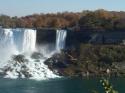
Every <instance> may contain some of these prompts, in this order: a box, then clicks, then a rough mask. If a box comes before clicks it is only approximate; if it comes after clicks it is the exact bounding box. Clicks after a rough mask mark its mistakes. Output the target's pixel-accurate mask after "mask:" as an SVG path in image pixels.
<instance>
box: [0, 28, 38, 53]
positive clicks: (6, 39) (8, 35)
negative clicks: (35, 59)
mask: <svg viewBox="0 0 125 93" xmlns="http://www.w3.org/2000/svg"><path fill="white" fill-rule="evenodd" d="M35 44H36V30H32V29H1V30H0V47H4V48H6V49H7V48H8V47H9V48H12V47H15V48H16V50H17V51H18V52H32V51H34V50H35Z"/></svg>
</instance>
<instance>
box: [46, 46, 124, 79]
mask: <svg viewBox="0 0 125 93" xmlns="http://www.w3.org/2000/svg"><path fill="white" fill-rule="evenodd" d="M45 63H46V64H47V65H48V66H49V68H50V69H52V70H53V71H58V73H59V74H60V75H63V76H71V77H72V76H79V77H86V76H99V77H100V76H114V77H116V76H125V46H121V45H96V46H95V45H90V44H81V46H80V48H79V49H70V50H66V51H62V53H61V54H55V55H54V56H53V57H51V58H49V59H48V60H47V61H46V62H45Z"/></svg>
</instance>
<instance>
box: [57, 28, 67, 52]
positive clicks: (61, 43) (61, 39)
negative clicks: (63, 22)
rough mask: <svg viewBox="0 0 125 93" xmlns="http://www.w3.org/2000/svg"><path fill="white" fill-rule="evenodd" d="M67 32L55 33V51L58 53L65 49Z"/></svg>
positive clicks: (59, 31) (58, 31)
mask: <svg viewBox="0 0 125 93" xmlns="http://www.w3.org/2000/svg"><path fill="white" fill-rule="evenodd" d="M66 36H67V31H66V30H57V32H56V50H57V51H60V50H61V49H64V48H65V41H66Z"/></svg>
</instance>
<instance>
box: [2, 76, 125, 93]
mask: <svg viewBox="0 0 125 93" xmlns="http://www.w3.org/2000/svg"><path fill="white" fill-rule="evenodd" d="M99 80H100V79H99V78H96V79H93V78H91V79H79V78H74V79H65V78H63V79H52V80H44V81H36V80H26V79H15V80H12V79H3V78H0V93H92V90H98V91H99V92H100V93H104V92H103V88H102V85H101V84H100V82H99ZM110 82H111V83H112V84H113V87H114V88H115V89H116V90H118V91H119V93H125V78H113V79H110Z"/></svg>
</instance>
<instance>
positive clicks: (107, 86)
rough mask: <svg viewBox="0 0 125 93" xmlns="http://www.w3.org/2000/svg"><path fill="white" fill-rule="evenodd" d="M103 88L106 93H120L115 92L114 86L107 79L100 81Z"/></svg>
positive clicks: (94, 92)
mask: <svg viewBox="0 0 125 93" xmlns="http://www.w3.org/2000/svg"><path fill="white" fill-rule="evenodd" d="M100 82H101V83H102V86H103V88H104V90H105V93H119V92H118V91H116V90H114V89H113V87H112V85H111V84H110V83H109V81H108V80H107V79H102V80H100ZM92 92H93V93H99V92H98V91H92Z"/></svg>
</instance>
